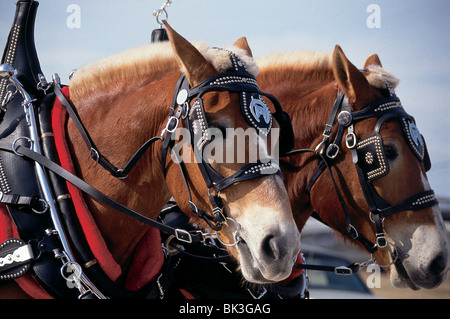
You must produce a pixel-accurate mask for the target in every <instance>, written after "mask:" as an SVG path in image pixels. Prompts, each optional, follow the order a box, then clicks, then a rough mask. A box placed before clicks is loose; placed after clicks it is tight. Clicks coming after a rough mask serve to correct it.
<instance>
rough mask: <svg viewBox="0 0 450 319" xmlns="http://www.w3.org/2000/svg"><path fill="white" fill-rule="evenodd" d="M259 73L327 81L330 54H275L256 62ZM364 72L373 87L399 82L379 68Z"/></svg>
mask: <svg viewBox="0 0 450 319" xmlns="http://www.w3.org/2000/svg"><path fill="white" fill-rule="evenodd" d="M256 63H257V65H258V66H259V69H260V73H261V74H264V73H265V72H267V71H274V70H277V71H279V73H283V72H287V73H285V74H283V76H284V77H285V76H290V77H292V78H293V79H295V80H297V81H299V80H302V79H327V78H330V77H331V78H332V77H333V70H332V53H331V52H316V51H289V52H283V53H275V54H271V55H268V56H265V57H262V58H258V59H257V60H256ZM367 70H368V71H369V72H366V73H365V74H366V78H367V80H368V82H369V83H370V84H371V85H373V86H374V87H377V88H380V89H386V82H385V81H387V82H388V83H389V84H390V85H391V86H392V87H393V88H395V87H396V86H397V84H398V82H399V80H398V79H397V78H395V77H394V76H393V75H392V74H391V73H390V72H388V71H386V70H385V69H383V68H382V67H380V66H376V65H369V66H368V67H367Z"/></svg>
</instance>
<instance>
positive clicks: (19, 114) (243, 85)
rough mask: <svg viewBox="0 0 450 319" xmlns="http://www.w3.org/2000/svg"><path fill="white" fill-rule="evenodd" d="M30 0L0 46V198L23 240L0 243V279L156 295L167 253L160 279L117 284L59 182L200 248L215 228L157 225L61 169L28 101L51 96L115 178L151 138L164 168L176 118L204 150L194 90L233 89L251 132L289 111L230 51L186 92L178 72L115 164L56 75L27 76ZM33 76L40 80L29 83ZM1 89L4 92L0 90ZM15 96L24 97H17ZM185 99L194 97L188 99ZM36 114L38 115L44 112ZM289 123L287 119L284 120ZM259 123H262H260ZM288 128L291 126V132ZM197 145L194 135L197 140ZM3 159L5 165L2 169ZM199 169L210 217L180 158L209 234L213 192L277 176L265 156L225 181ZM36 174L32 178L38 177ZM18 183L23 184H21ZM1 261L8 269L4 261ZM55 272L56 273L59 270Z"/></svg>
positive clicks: (33, 6) (58, 289) (165, 275)
mask: <svg viewBox="0 0 450 319" xmlns="http://www.w3.org/2000/svg"><path fill="white" fill-rule="evenodd" d="M37 6H38V3H37V2H19V3H18V6H17V12H16V19H15V24H14V25H13V29H12V31H11V34H10V42H9V44H10V46H9V47H8V48H7V50H6V51H5V54H6V57H7V58H6V59H5V58H4V59H3V61H2V62H7V63H9V64H11V65H14V67H13V66H11V65H9V64H2V65H1V66H0V80H1V83H2V92H1V93H2V95H4V98H3V99H2V110H3V113H2V114H1V115H2V120H3V121H2V123H1V124H2V129H3V131H2V139H1V140H0V155H1V158H0V159H1V161H0V164H1V165H0V184H1V185H0V186H1V190H2V192H1V193H0V201H1V202H2V203H4V204H6V205H7V207H8V210H9V213H10V215H11V217H12V218H13V220H14V222H15V224H16V226H17V228H18V231H19V235H20V237H21V240H8V241H6V242H4V243H3V244H2V245H1V247H0V258H1V259H0V280H9V279H14V278H18V277H20V276H22V275H23V274H25V272H26V271H28V270H29V269H31V270H32V273H33V275H34V276H35V277H36V278H37V279H38V280H39V282H40V283H41V285H42V286H44V287H45V288H46V289H48V290H49V292H50V294H52V295H56V296H59V297H66V298H67V297H79V298H100V299H104V298H116V297H120V298H138V297H147V298H157V297H163V296H164V295H165V293H166V292H167V289H168V287H169V286H170V283H171V280H172V279H171V276H172V275H171V271H172V269H173V262H174V260H173V259H171V258H167V261H166V262H165V265H164V267H163V271H162V273H161V275H160V276H159V277H158V279H157V280H156V281H155V282H154V283H153V284H152V285H151V287H149V288H148V289H145V291H144V292H134V291H128V290H125V289H123V288H120V287H118V286H117V285H116V284H115V283H114V282H112V281H111V280H109V279H108V278H106V276H105V274H104V273H102V271H101V269H99V266H98V265H97V264H96V263H92V260H93V258H92V254H91V253H90V251H89V248H88V247H87V248H86V246H85V243H83V238H80V236H79V235H77V234H76V232H77V229H76V228H77V226H76V225H77V221H76V220H74V218H73V216H72V215H71V213H70V212H68V211H70V210H71V209H73V207H72V208H70V207H68V208H67V210H66V208H63V207H65V206H64V204H62V203H60V200H59V196H58V198H55V196H54V194H59V193H61V194H62V195H63V194H67V191H65V190H64V189H63V188H64V187H63V185H64V183H65V182H66V181H67V182H69V183H71V184H72V185H74V186H76V187H77V188H79V189H80V190H81V191H83V192H84V193H86V194H88V195H90V196H91V197H93V198H94V199H96V200H98V201H100V202H102V203H104V204H106V205H108V206H110V207H111V208H113V209H114V210H117V211H119V212H121V213H123V214H126V215H127V216H130V217H132V218H134V219H136V220H138V221H140V222H142V223H144V224H147V225H149V226H151V227H154V228H156V229H158V230H159V231H161V232H162V233H164V234H167V235H168V236H173V238H175V239H176V240H177V241H179V242H182V243H183V244H203V243H205V241H206V240H210V239H215V238H218V236H219V234H218V233H217V232H215V233H211V232H209V231H206V232H205V231H204V230H202V229H191V230H186V229H184V228H177V227H172V226H170V225H168V224H165V223H163V222H161V221H156V220H153V219H150V218H148V217H146V216H144V215H142V214H140V213H138V212H136V211H134V210H132V209H130V208H128V207H126V206H124V205H122V204H120V203H118V202H117V201H115V200H113V199H112V198H110V197H109V196H107V195H105V194H103V193H101V192H100V191H98V190H97V189H95V188H94V187H92V186H91V185H89V184H87V183H86V182H84V181H83V180H81V179H80V178H78V177H77V176H76V175H74V174H72V173H70V172H69V171H67V170H65V169H64V168H62V167H61V166H60V165H59V164H58V161H57V159H56V158H54V157H55V154H54V152H52V150H51V149H52V147H53V146H52V145H51V143H49V142H48V139H47V137H49V136H51V133H50V131H46V130H45V127H46V125H48V123H47V122H45V121H44V120H42V121H41V119H40V117H41V112H39V114H38V116H36V109H37V103H36V101H44V100H53V99H54V98H55V96H56V98H58V99H59V100H60V102H61V104H62V105H63V106H64V108H65V109H66V110H67V112H68V114H69V116H70V117H71V119H72V120H73V121H74V123H75V125H76V127H77V128H78V130H79V132H80V134H81V135H82V137H83V140H84V142H85V144H86V146H87V147H88V149H89V150H90V154H91V157H92V158H93V159H94V160H95V161H96V162H98V163H99V164H100V165H101V166H102V167H104V168H105V169H106V170H108V171H109V172H110V173H111V174H112V175H113V176H115V177H117V178H126V177H127V175H128V173H129V172H130V171H131V170H132V169H133V167H134V166H135V165H136V164H137V163H138V161H139V160H140V158H142V156H143V154H144V153H145V152H146V150H148V148H149V147H150V146H151V145H153V143H154V142H156V141H159V140H161V141H163V146H162V153H163V156H162V158H163V163H162V167H163V168H165V162H164V161H165V160H166V155H167V152H168V151H169V150H170V148H171V147H173V146H174V144H173V139H172V134H173V133H174V132H175V130H176V128H177V127H178V124H179V122H180V121H181V120H184V121H185V126H186V128H188V129H189V130H190V131H191V138H192V141H191V142H192V143H191V145H192V148H193V151H194V154H196V155H199V154H200V152H201V151H202V149H203V147H204V146H205V145H207V143H209V140H208V138H207V134H208V131H207V128H208V122H207V120H206V116H205V110H204V106H203V100H202V96H203V95H204V94H206V93H208V92H211V91H230V92H235V93H239V94H240V101H241V111H242V114H243V116H244V118H245V119H246V120H247V122H249V124H250V125H252V126H253V127H254V128H255V129H257V130H259V131H263V132H265V133H266V134H269V132H270V130H271V126H272V116H273V117H275V118H276V119H280V121H282V120H283V119H284V120H286V116H287V114H286V113H284V112H283V111H282V109H281V106H280V104H279V103H278V101H277V100H276V99H275V98H274V97H273V96H271V95H269V94H266V93H264V92H262V91H260V90H259V88H258V86H257V84H256V80H255V78H254V77H253V76H252V75H251V74H250V73H248V72H247V70H245V66H244V65H243V63H242V62H241V61H239V59H238V58H237V56H235V55H234V54H232V53H230V59H231V60H232V64H233V70H232V71H230V72H226V73H220V74H217V75H214V76H212V77H210V78H208V79H206V80H205V81H204V82H202V83H200V84H199V85H198V86H196V87H193V88H190V87H189V85H188V83H187V80H186V78H185V77H184V76H181V77H180V79H179V81H178V84H177V86H176V90H175V95H174V99H173V103H172V105H171V108H170V115H169V118H168V120H167V123H166V125H165V129H164V130H163V131H162V132H161V135H160V136H155V137H152V138H151V139H149V140H148V141H147V142H145V143H144V144H143V145H142V146H141V147H140V148H139V149H138V150H137V151H136V153H135V154H134V155H133V156H132V157H131V158H130V160H129V161H128V162H127V164H126V165H125V166H124V167H123V168H117V167H115V166H114V165H112V164H111V162H110V161H109V160H108V159H106V158H105V157H104V156H103V155H102V154H101V152H100V151H99V150H98V148H97V147H96V146H95V144H94V142H93V140H92V139H91V137H90V136H89V134H88V132H87V130H86V129H85V127H84V125H83V124H82V122H81V121H80V119H79V117H78V115H77V113H76V111H75V109H74V108H73V106H72V105H71V103H70V101H68V99H67V98H66V97H65V96H64V94H63V93H62V91H61V84H60V81H59V77H58V76H57V75H54V76H53V81H52V83H47V81H46V80H45V78H44V77H43V76H42V75H39V77H38V79H35V77H36V76H35V75H36V74H39V73H40V72H41V71H40V68H39V63H38V60H37V56H34V59H31V60H32V61H30V60H29V59H26V58H25V57H27V56H28V57H30V56H33V53H35V51H34V46H31V48H30V47H29V46H26V45H25V43H23V42H24V41H25V40H26V41H28V42H29V41H30V38H31V39H32V27H33V23H29V21H28V20H27V19H30V17H31V19H33V18H34V16H35V14H36V11H37ZM20 19H22V20H20ZM33 21H34V20H33ZM16 25H26V26H27V29H26V30H25V31H26V32H25V35H26V36H25V37H24V36H23V35H22V33H20V32H19V31H20V30H21V28H20V27H16ZM16 30H19V31H16ZM17 39H18V40H19V41H17ZM33 43H34V42H33ZM27 50H28V51H29V52H27ZM11 52H12V53H11ZM31 62H32V63H31ZM24 63H28V64H27V65H26V66H28V67H29V68H27V67H23V64H24ZM17 68H19V71H20V73H19V72H18V71H17ZM33 82H37V83H38V84H37V85H33ZM29 83H31V85H30V84H29ZM36 87H37V89H36ZM4 88H6V91H8V92H11V93H7V92H5V91H4ZM11 88H12V90H11ZM17 92H18V93H19V94H20V96H21V97H22V99H23V100H20V98H17V96H18V94H16V93H17ZM261 95H263V96H266V97H267V98H269V99H270V100H271V101H272V103H273V104H274V106H275V110H276V111H275V113H274V114H273V115H272V114H270V112H268V108H267V105H265V102H264V101H263V99H262V98H261ZM193 99H195V100H194V101H193V103H192V100H193ZM43 106H45V105H44V103H41V111H42V110H45V107H43ZM42 117H43V118H45V115H42ZM287 119H289V117H288V116H287ZM259 122H261V123H265V124H261V125H260V124H259ZM198 125H200V126H198ZM195 127H197V128H198V127H200V128H201V130H197V132H194V128H195ZM290 129H291V131H292V128H290ZM289 133H292V132H289V130H284V133H283V132H281V134H280V135H282V134H289ZM8 135H9V136H11V137H10V138H11V140H10V141H9V142H7V141H5V140H4V139H3V137H5V136H8ZM40 141H41V142H42V145H41V143H40ZM199 141H201V143H200V144H199V143H198V142H199ZM282 147H283V146H282ZM10 163H14V164H10ZM3 164H5V165H7V166H6V167H4V165H3ZM198 165H199V167H200V170H201V172H202V176H203V178H204V180H205V183H206V185H207V187H208V194H209V198H210V201H211V206H212V213H211V214H207V213H205V212H203V211H201V210H200V209H198V208H197V206H196V205H195V204H194V203H193V201H192V197H191V192H190V189H189V186H188V176H187V174H186V173H185V168H184V164H183V163H180V170H181V172H182V176H183V179H184V182H185V184H186V187H187V190H188V193H189V196H190V199H191V200H190V201H189V204H190V206H191V208H192V210H193V211H194V212H195V213H197V214H198V216H199V217H200V218H202V219H204V220H205V221H206V222H207V223H208V225H210V227H211V228H212V229H213V230H220V228H221V226H222V223H223V222H224V221H226V219H227V217H225V216H224V214H223V210H222V208H223V204H222V203H221V201H220V196H219V195H220V191H222V190H223V189H225V188H227V187H229V186H231V185H233V184H235V183H238V182H241V181H245V180H249V179H254V178H258V177H261V176H265V175H267V174H281V171H280V169H279V166H278V164H277V163H275V162H274V161H272V160H271V159H268V160H267V161H266V160H264V161H263V160H258V161H256V162H254V163H250V164H247V165H244V166H243V167H242V168H241V169H239V170H238V171H237V172H236V173H234V174H232V175H231V176H228V177H223V176H222V175H221V174H219V173H218V172H217V171H216V170H214V168H213V167H212V166H211V165H210V164H209V163H208V162H206V161H204V160H202V161H199V162H198ZM5 172H6V174H5ZM11 172H12V173H11ZM14 172H16V173H17V174H15V175H14V177H15V178H14V179H11V178H10V175H9V174H14ZM7 175H8V178H7ZM35 176H37V181H36V180H35ZM49 177H50V178H49ZM26 180H28V181H31V182H28V183H25V184H24V181H26ZM55 181H56V182H55ZM60 188H61V189H60ZM209 189H214V191H215V194H214V195H211V194H210V192H209ZM63 196H64V195H63ZM228 219H229V218H228ZM17 254H19V256H21V257H17ZM10 256H12V257H10ZM5 258H6V259H5ZM10 258H12V262H10ZM5 264H8V265H7V266H5ZM80 265H83V267H82V266H80ZM68 266H70V267H71V268H72V269H73V272H74V274H75V276H74V280H75V283H74V286H75V287H76V288H77V289H70V288H72V287H67V282H66V279H67V274H64V273H65V272H66V270H68V269H67V268H68ZM59 273H61V276H58V274H59Z"/></svg>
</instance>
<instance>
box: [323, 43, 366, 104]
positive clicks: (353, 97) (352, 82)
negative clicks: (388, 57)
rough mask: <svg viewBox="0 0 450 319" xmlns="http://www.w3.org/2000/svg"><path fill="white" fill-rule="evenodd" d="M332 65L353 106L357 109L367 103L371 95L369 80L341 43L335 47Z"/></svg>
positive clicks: (338, 81)
mask: <svg viewBox="0 0 450 319" xmlns="http://www.w3.org/2000/svg"><path fill="white" fill-rule="evenodd" d="M332 65H333V73H334V77H335V79H336V81H337V83H338V85H339V87H340V88H341V90H342V91H343V92H344V94H345V96H347V98H348V100H349V102H350V104H351V105H352V106H353V108H355V110H357V109H361V108H362V107H364V106H365V105H367V103H368V99H369V98H370V96H371V92H370V85H369V82H367V80H366V78H365V76H364V75H363V74H362V73H361V72H360V71H359V70H358V68H357V67H355V66H354V65H353V64H352V63H351V62H350V61H349V60H348V59H347V57H346V56H345V54H344V51H342V48H341V47H340V46H339V45H336V46H335V48H334V51H333V58H332Z"/></svg>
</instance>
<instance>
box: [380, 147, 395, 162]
mask: <svg viewBox="0 0 450 319" xmlns="http://www.w3.org/2000/svg"><path fill="white" fill-rule="evenodd" d="M383 147H384V154H385V155H386V157H387V158H388V159H390V160H394V159H396V158H397V156H398V152H397V149H396V148H395V146H394V145H383Z"/></svg>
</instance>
